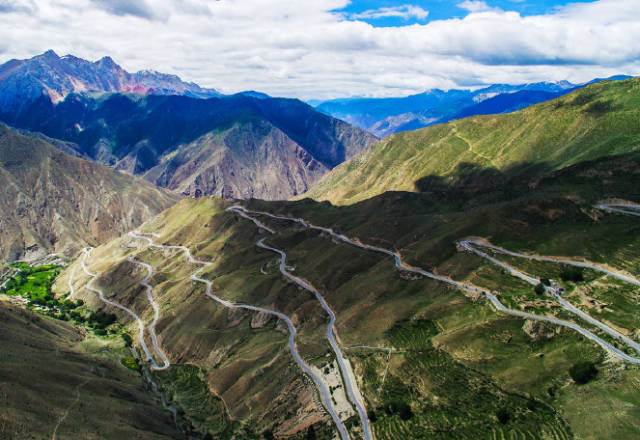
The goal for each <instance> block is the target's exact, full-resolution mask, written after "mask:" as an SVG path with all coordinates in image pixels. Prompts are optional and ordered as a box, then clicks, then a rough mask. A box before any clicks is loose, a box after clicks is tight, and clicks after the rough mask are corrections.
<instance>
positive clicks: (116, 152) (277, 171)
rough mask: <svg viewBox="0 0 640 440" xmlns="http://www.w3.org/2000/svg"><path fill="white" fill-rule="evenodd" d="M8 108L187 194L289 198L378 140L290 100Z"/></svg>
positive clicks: (95, 155)
mask: <svg viewBox="0 0 640 440" xmlns="http://www.w3.org/2000/svg"><path fill="white" fill-rule="evenodd" d="M0 84H1V83H0ZM1 93H2V91H1V90H0V95H1ZM0 101H1V100H0ZM7 109H8V107H6V106H3V105H2V103H1V102H0V120H4V121H5V122H7V123H9V124H11V125H12V126H14V127H19V128H23V129H28V130H31V131H34V132H36V131H37V132H41V133H44V134H45V135H47V136H50V137H51V138H57V139H62V140H64V141H65V142H66V143H67V144H68V145H71V146H72V149H73V150H74V151H75V153H76V154H77V155H80V156H82V157H86V158H90V159H93V160H95V161H97V162H100V163H103V164H105V165H109V166H115V168H116V169H117V170H120V171H124V172H126V173H129V174H133V175H137V176H143V177H144V178H145V179H146V180H148V181H150V182H152V183H154V184H156V185H158V186H161V187H166V188H170V189H172V190H174V191H176V192H178V193H180V194H183V195H185V196H189V197H196V196H198V195H217V196H220V197H224V198H252V197H254V198H261V199H268V200H282V199H289V198H291V197H292V196H296V195H298V194H302V193H304V192H306V191H307V190H308V189H309V188H310V187H311V186H312V185H313V184H315V183H316V182H317V181H318V180H319V179H320V178H321V177H322V176H324V175H325V174H326V173H328V172H329V171H330V170H331V169H333V168H334V167H336V166H337V165H339V164H341V163H342V162H344V161H345V160H347V159H350V158H351V157H353V156H355V155H356V154H358V153H360V152H362V151H363V150H366V149H368V148H369V147H371V146H372V145H373V144H374V143H375V142H376V141H377V139H376V138H375V137H374V136H373V135H371V134H369V133H367V132H365V131H363V130H360V129H357V128H355V127H352V126H350V125H349V124H347V123H346V122H343V121H339V120H337V119H334V118H331V117H329V116H326V115H324V114H322V113H319V112H318V111H316V110H315V109H313V107H311V106H309V105H307V104H305V103H303V102H301V101H298V100H295V99H281V98H269V97H260V98H257V97H253V96H246V95H233V96H225V97H220V98H211V99H195V98H190V97H185V96H158V95H131V94H127V95H125V94H119V93H112V94H104V95H101V96H96V95H95V94H94V95H89V94H74V93H71V94H68V95H67V96H66V98H65V99H64V100H61V101H59V102H57V104H54V103H53V102H52V101H51V100H50V99H49V98H48V97H40V98H38V99H35V100H33V99H31V100H29V99H25V101H24V103H23V105H22V106H21V107H20V109H19V110H17V111H9V110H7ZM67 144H65V145H67Z"/></svg>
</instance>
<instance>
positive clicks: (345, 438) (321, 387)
mask: <svg viewBox="0 0 640 440" xmlns="http://www.w3.org/2000/svg"><path fill="white" fill-rule="evenodd" d="M256 225H258V226H260V227H263V226H261V225H260V224H259V222H258V223H256ZM264 229H267V230H269V228H266V227H264ZM130 235H131V236H132V237H134V238H137V239H142V240H146V241H147V242H149V245H150V246H152V247H156V248H161V249H177V250H181V251H183V252H184V254H185V255H186V257H187V260H188V261H189V262H190V263H192V264H198V265H202V267H201V268H200V269H198V270H197V271H195V272H194V273H193V274H192V275H191V277H190V278H191V279H192V280H194V281H198V282H201V283H204V284H205V286H206V290H205V295H207V296H208V297H209V298H211V299H213V300H214V301H216V302H218V303H220V304H222V305H223V306H225V307H228V308H232V309H244V310H251V311H254V312H263V313H267V314H269V315H273V316H276V317H278V318H279V319H281V320H283V321H284V322H285V323H286V324H287V327H288V329H289V341H288V344H289V349H290V351H291V354H292V356H293V359H294V361H295V362H296V363H297V364H298V365H299V366H300V368H301V369H302V370H303V371H304V372H305V373H306V374H307V375H308V376H309V377H311V379H312V380H313V382H314V384H315V386H316V389H317V390H318V391H319V392H320V395H321V397H322V401H323V404H324V406H325V408H326V409H327V411H328V412H329V415H330V416H331V418H332V419H333V421H334V423H335V425H336V428H337V429H338V432H339V434H340V438H341V439H342V440H349V434H348V432H347V428H346V426H345V425H344V423H342V420H340V417H339V416H338V413H337V411H336V410H335V408H334V406H333V403H332V398H331V392H330V390H329V388H328V387H327V386H326V384H325V383H324V382H323V381H322V379H321V378H320V377H319V376H318V375H317V374H316V373H315V372H314V371H313V370H312V369H311V367H310V366H309V365H308V364H307V363H306V362H305V361H304V360H303V359H302V357H301V356H300V353H299V352H298V349H297V347H296V344H295V339H296V335H297V332H296V329H295V326H294V325H293V322H292V321H291V319H290V318H289V317H288V316H287V315H285V314H284V313H281V312H277V311H275V310H270V309H265V308H263V307H257V306H251V305H248V304H239V303H232V302H230V301H227V300H225V299H222V298H220V297H218V296H217V295H214V294H213V293H212V289H213V283H212V281H210V280H207V279H204V278H201V277H200V273H201V272H203V271H204V270H205V269H206V268H207V267H208V266H210V265H211V263H210V262H208V261H201V260H196V259H195V258H193V255H191V251H190V250H189V249H188V248H187V247H185V246H167V245H161V244H157V243H155V242H154V241H153V240H152V239H151V238H150V237H148V236H147V235H151V234H143V233H141V232H139V231H133V232H130Z"/></svg>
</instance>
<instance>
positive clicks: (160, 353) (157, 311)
mask: <svg viewBox="0 0 640 440" xmlns="http://www.w3.org/2000/svg"><path fill="white" fill-rule="evenodd" d="M127 260H128V261H129V262H130V263H133V264H137V265H138V266H142V267H144V268H145V269H147V275H146V276H145V277H144V278H143V279H142V281H140V284H142V285H143V286H144V288H145V290H146V292H147V299H148V300H149V303H150V304H151V307H152V308H153V321H151V324H149V334H150V335H151V342H152V343H153V348H154V350H155V351H156V353H158V356H160V359H162V366H156V368H155V369H156V370H166V369H167V368H169V367H170V366H171V362H169V359H167V356H166V355H165V354H164V352H163V351H162V349H161V348H160V344H158V336H157V335H156V324H157V323H158V319H160V307H158V303H156V301H155V300H154V299H153V295H152V294H151V290H152V287H151V285H150V284H149V280H150V279H151V277H152V276H153V268H152V267H151V265H150V264H147V263H143V262H142V261H138V260H136V259H135V258H133V257H129V258H128V259H127Z"/></svg>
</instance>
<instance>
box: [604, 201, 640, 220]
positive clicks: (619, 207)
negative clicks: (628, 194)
mask: <svg viewBox="0 0 640 440" xmlns="http://www.w3.org/2000/svg"><path fill="white" fill-rule="evenodd" d="M596 208H598V209H602V210H603V211H607V212H615V213H618V214H625V215H635V216H638V217H640V205H636V204H633V203H629V204H622V203H600V204H599V205H596Z"/></svg>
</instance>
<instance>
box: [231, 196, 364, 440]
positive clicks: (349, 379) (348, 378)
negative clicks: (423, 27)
mask: <svg viewBox="0 0 640 440" xmlns="http://www.w3.org/2000/svg"><path fill="white" fill-rule="evenodd" d="M227 211H231V212H234V213H236V214H238V215H240V216H241V217H244V218H246V219H248V220H251V221H252V222H253V223H255V224H256V226H258V227H259V228H262V229H264V230H266V231H268V232H270V233H272V234H275V231H274V230H273V229H271V228H269V227H268V226H266V225H265V224H263V223H262V222H260V221H259V220H258V219H256V218H254V217H251V216H250V215H248V214H247V211H246V210H245V209H244V208H242V207H239V206H231V207H229V208H227ZM264 240H265V239H264V238H263V239H261V240H259V241H258V243H257V244H258V247H261V248H263V249H267V250H270V251H272V252H275V253H277V254H279V255H280V273H282V275H284V276H285V277H286V278H287V279H289V280H291V281H292V282H293V283H295V284H297V285H298V286H300V287H302V288H303V289H305V290H308V291H309V292H311V293H313V295H314V296H315V297H316V299H317V300H318V302H320V305H321V306H322V308H323V309H324V311H325V312H327V314H328V315H329V324H328V325H327V332H326V335H327V339H328V340H329V345H330V346H331V349H332V351H333V353H334V355H335V356H336V360H337V361H338V365H339V367H340V372H341V375H342V380H343V382H344V385H345V389H346V391H347V395H348V397H349V400H351V402H352V403H353V404H354V405H355V407H356V410H357V411H358V416H359V417H360V422H361V424H362V431H363V434H364V437H365V439H366V440H371V439H372V434H371V427H370V425H369V418H368V417H367V411H366V410H365V408H364V398H363V397H362V394H361V393H360V390H359V389H358V384H357V382H356V379H355V377H354V376H355V374H354V373H352V371H351V369H350V367H349V366H347V362H348V361H347V360H346V359H345V358H344V355H343V354H342V351H341V350H340V346H339V345H338V343H337V341H336V338H335V335H334V333H336V329H335V321H336V315H335V313H334V312H333V310H331V307H329V304H328V303H327V301H326V300H325V299H324V297H323V296H322V294H321V293H320V292H318V290H317V289H315V288H314V287H313V286H312V285H311V284H309V283H308V282H306V281H304V280H302V279H301V278H298V277H296V276H295V275H293V274H292V273H291V272H289V271H288V270H287V254H286V252H284V251H283V250H281V249H277V248H274V247H271V246H268V245H266V244H264Z"/></svg>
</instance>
